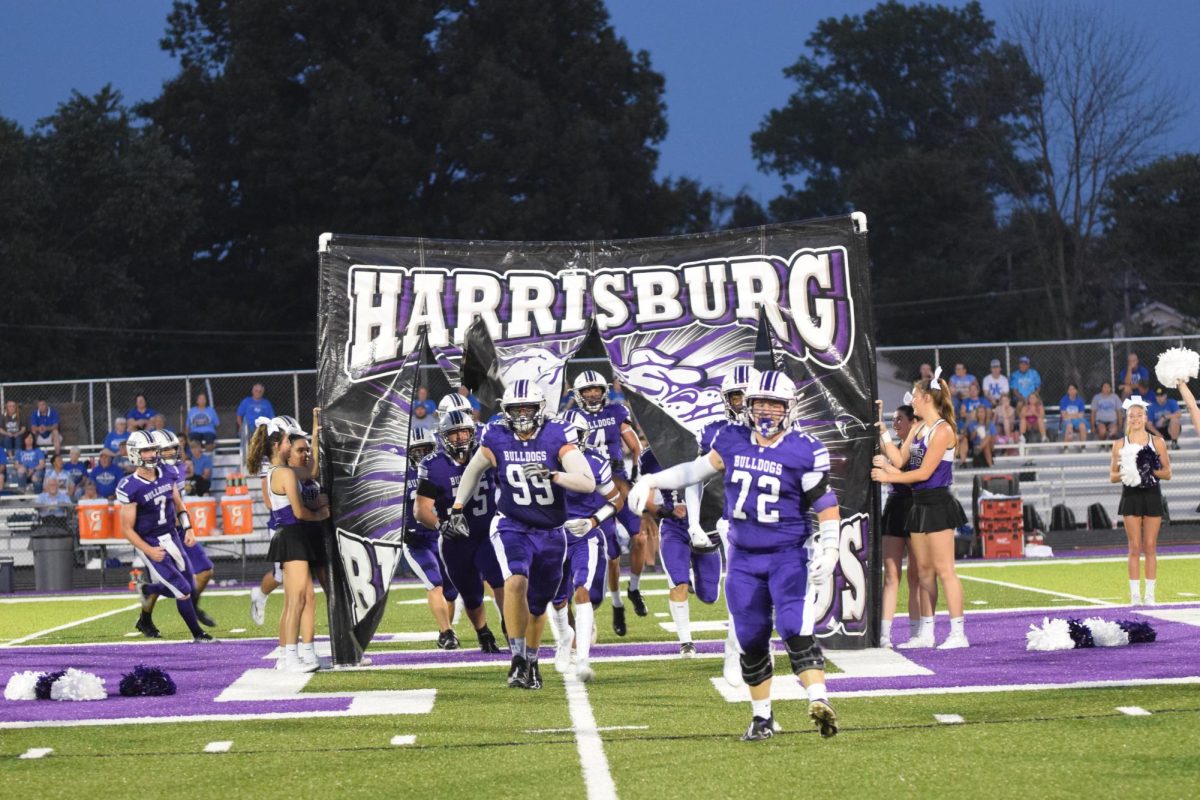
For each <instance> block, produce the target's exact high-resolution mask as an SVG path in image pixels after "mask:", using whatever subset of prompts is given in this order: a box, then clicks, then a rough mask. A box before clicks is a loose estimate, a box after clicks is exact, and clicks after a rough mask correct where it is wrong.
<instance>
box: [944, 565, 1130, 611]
mask: <svg viewBox="0 0 1200 800" xmlns="http://www.w3.org/2000/svg"><path fill="white" fill-rule="evenodd" d="M958 577H959V580H964V581H975V582H976V583H990V584H991V585H993V586H1003V587H1005V588H1008V589H1020V590H1021V591H1024V592H1036V593H1037V594H1048V595H1050V596H1051V597H1065V598H1067V599H1068V600H1082V601H1083V602H1085V603H1094V604H1095V605H1098V606H1115V605H1117V604H1116V603H1110V602H1108V601H1106V600H1099V599H1097V598H1095V597H1081V596H1080V595H1077V594H1067V593H1066V592H1054V591H1051V590H1049V589H1037V588H1034V587H1033V586H1025V585H1023V584H1020V583H1009V582H1008V581H994V580H992V579H991V578H980V577H977V576H975V575H964V574H962V573H961V572H959V573H958Z"/></svg>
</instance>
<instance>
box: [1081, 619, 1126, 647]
mask: <svg viewBox="0 0 1200 800" xmlns="http://www.w3.org/2000/svg"><path fill="white" fill-rule="evenodd" d="M1083 624H1084V625H1087V626H1088V628H1089V629H1090V630H1091V632H1092V640H1093V641H1094V642H1095V643H1096V647H1124V646H1125V645H1127V644H1129V634H1128V633H1126V632H1125V630H1124V629H1123V628H1122V627H1121V626H1120V625H1118V624H1117V623H1115V622H1109V621H1108V620H1106V619H1100V618H1099V617H1092V618H1090V619H1085V620H1084V621H1083Z"/></svg>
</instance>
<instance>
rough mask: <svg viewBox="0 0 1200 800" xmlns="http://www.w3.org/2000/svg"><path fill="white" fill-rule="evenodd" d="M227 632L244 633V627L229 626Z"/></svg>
mask: <svg viewBox="0 0 1200 800" xmlns="http://www.w3.org/2000/svg"><path fill="white" fill-rule="evenodd" d="M229 632H230V633H245V632H246V629H245V628H230V629H229Z"/></svg>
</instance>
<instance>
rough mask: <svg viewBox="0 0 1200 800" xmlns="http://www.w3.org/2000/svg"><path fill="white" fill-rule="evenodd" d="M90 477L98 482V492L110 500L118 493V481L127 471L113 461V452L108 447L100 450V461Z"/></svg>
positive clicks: (89, 474)
mask: <svg viewBox="0 0 1200 800" xmlns="http://www.w3.org/2000/svg"><path fill="white" fill-rule="evenodd" d="M88 477H89V478H91V479H92V482H93V483H95V484H96V494H98V495H100V496H101V497H107V498H109V499H110V500H111V499H112V498H113V496H115V495H116V493H117V483H118V481H120V480H121V478H124V477H125V471H124V470H123V469H121V468H120V467H118V466H117V465H116V464H114V463H113V452H112V451H111V450H108V449H104V450H101V451H100V463H99V465H97V466H96V467H95V468H94V469H93V470H92V471H91V472H90V473H88Z"/></svg>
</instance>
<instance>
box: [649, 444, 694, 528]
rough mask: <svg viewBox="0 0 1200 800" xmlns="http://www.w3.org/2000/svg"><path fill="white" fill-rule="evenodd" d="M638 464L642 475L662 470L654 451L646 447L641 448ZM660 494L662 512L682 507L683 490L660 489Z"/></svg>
mask: <svg viewBox="0 0 1200 800" xmlns="http://www.w3.org/2000/svg"><path fill="white" fill-rule="evenodd" d="M638 466H639V467H640V469H641V470H642V474H643V475H650V474H653V473H655V472H662V464H659V463H658V459H657V458H656V457H655V455H654V453H652V452H651V451H650V448H649V447H647V448H645V449H644V450H642V456H641V458H640V459H639V460H638ZM661 494H662V510H663V513H664V514H671V515H673V514H674V512H675V507H676V506H679V507H681V508H682V507H683V491H682V490H679V489H666V490H662V491H661ZM682 519H683V521H684V522H685V523H686V522H687V517H686V516H684V517H683V518H682Z"/></svg>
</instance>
